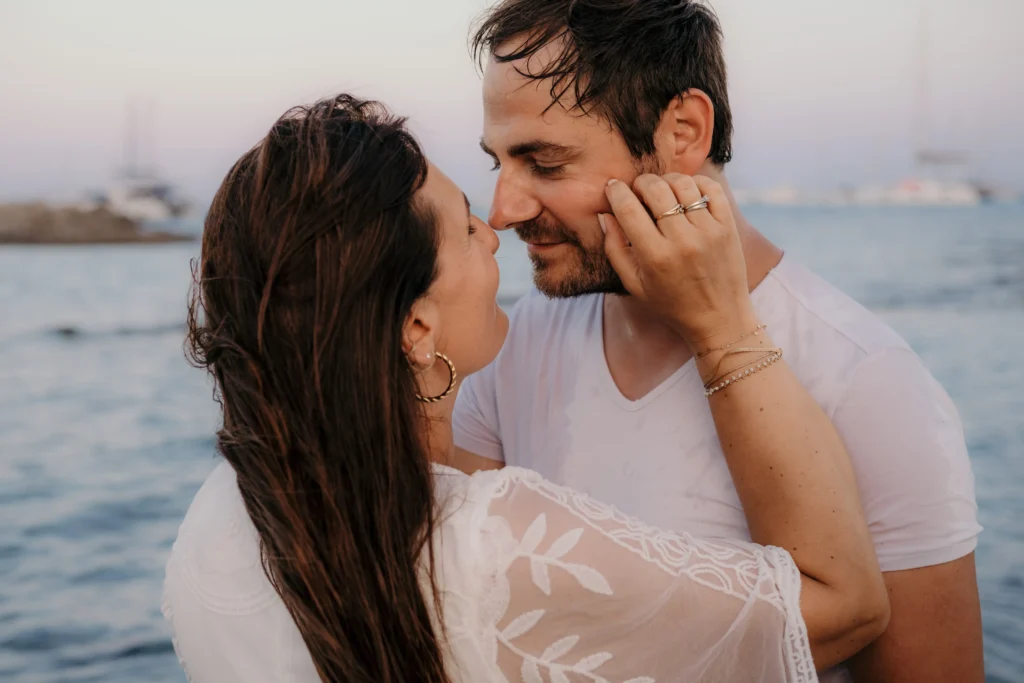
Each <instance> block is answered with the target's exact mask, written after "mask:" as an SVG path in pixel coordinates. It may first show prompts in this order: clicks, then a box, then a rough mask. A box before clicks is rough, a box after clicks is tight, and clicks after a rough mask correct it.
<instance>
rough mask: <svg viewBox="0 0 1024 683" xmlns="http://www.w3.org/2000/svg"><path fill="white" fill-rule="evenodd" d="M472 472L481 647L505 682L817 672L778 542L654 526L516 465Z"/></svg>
mask: <svg viewBox="0 0 1024 683" xmlns="http://www.w3.org/2000/svg"><path fill="white" fill-rule="evenodd" d="M472 479H473V480H474V483H473V486H482V487H484V488H485V489H486V490H485V492H483V493H485V495H484V499H485V500H486V501H487V502H486V514H485V515H482V517H481V518H480V526H479V527H478V528H479V543H480V546H479V550H480V553H481V555H480V557H482V558H485V560H484V561H485V571H484V575H485V579H486V580H485V587H484V591H483V593H484V595H483V598H484V599H483V603H482V615H481V617H482V621H483V627H484V629H485V631H487V633H485V634H484V635H485V639H484V640H485V643H487V645H486V648H487V649H488V650H489V651H488V652H486V653H485V658H486V659H488V660H490V661H492V662H495V663H496V666H497V669H499V670H500V671H501V674H502V675H503V676H504V678H505V679H507V680H508V681H524V683H540V682H547V681H550V682H551V683H567V682H569V681H572V682H574V683H575V682H576V681H592V682H599V683H627V682H628V683H655V682H657V683H665V682H669V681H672V682H681V681H687V682H689V681H701V682H710V681H720V682H722V683H725V682H728V683H744V682H749V683H755V682H757V683H775V682H779V683H781V682H784V681H785V682H796V683H806V682H808V681H816V680H817V675H816V674H815V671H814V665H813V661H812V659H811V654H810V648H809V645H808V641H807V633H806V628H805V626H804V623H803V619H802V617H801V615H800V605H799V601H800V575H799V572H798V571H797V569H796V567H795V565H794V564H793V561H792V559H791V558H790V556H789V555H788V554H787V553H786V552H784V551H783V550H781V549H778V548H772V547H763V546H757V545H754V544H750V543H740V542H732V541H725V540H715V541H709V540H698V539H695V538H692V537H690V536H689V535H687V534H678V533H673V532H668V531H664V530H661V529H655V528H652V527H649V526H646V525H644V524H642V523H640V522H639V521H637V520H635V519H632V518H630V517H627V516H625V515H623V514H621V513H620V512H618V511H617V510H615V509H614V508H611V507H609V506H605V505H602V504H599V503H596V502H594V501H592V500H590V499H589V498H588V497H586V496H584V495H582V494H579V493H576V492H573V491H571V490H570V489H566V488H563V487H560V486H555V485H554V484H551V483H550V482H547V481H545V480H544V479H542V478H541V477H540V476H539V475H537V474H536V473H534V472H530V471H527V470H521V469H518V468H507V469H505V470H504V471H502V472H489V473H480V474H477V475H475V476H474V477H473V478H472ZM492 657H493V659H492ZM499 680H501V679H500V678H499Z"/></svg>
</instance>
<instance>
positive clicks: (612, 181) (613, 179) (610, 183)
mask: <svg viewBox="0 0 1024 683" xmlns="http://www.w3.org/2000/svg"><path fill="white" fill-rule="evenodd" d="M617 182H619V181H618V179H616V178H612V179H611V180H609V181H608V186H609V187H611V186H612V184H613V183H617Z"/></svg>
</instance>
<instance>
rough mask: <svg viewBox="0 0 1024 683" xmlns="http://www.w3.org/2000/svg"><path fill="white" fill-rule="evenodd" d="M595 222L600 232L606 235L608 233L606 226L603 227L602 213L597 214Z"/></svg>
mask: <svg viewBox="0 0 1024 683" xmlns="http://www.w3.org/2000/svg"><path fill="white" fill-rule="evenodd" d="M597 222H598V223H600V224H601V232H603V233H605V234H607V233H608V226H607V225H605V222H604V214H603V213H599V214H597Z"/></svg>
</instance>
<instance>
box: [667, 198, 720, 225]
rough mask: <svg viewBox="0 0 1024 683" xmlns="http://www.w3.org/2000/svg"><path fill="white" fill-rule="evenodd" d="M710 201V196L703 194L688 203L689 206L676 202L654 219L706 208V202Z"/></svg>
mask: <svg viewBox="0 0 1024 683" xmlns="http://www.w3.org/2000/svg"><path fill="white" fill-rule="evenodd" d="M710 201H711V198H710V197H708V196H707V195H704V196H703V197H701V198H700V199H698V200H697V201H695V202H694V203H693V204H690V205H689V206H683V205H682V204H676V205H675V206H673V207H672V208H671V209H669V210H668V211H666V212H665V213H663V214H661V215H660V216H658V217H657V218H655V219H654V220H656V221H660V220H661V219H662V218H668V217H669V216H678V215H679V214H682V213H690V212H691V211H700V210H701V209H706V208H708V203H709V202H710Z"/></svg>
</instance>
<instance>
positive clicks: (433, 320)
mask: <svg viewBox="0 0 1024 683" xmlns="http://www.w3.org/2000/svg"><path fill="white" fill-rule="evenodd" d="M439 329H440V315H439V311H438V308H437V304H435V303H434V302H433V301H431V300H430V299H429V298H427V297H422V298H420V299H419V300H418V301H417V302H416V303H414V304H413V305H412V310H410V311H409V315H408V316H407V317H406V319H405V323H404V324H403V325H402V353H404V354H405V355H406V357H407V358H408V359H409V362H411V363H412V364H413V365H419V366H424V367H429V366H430V365H432V364H433V359H434V353H436V351H437V334H438V331H439Z"/></svg>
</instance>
